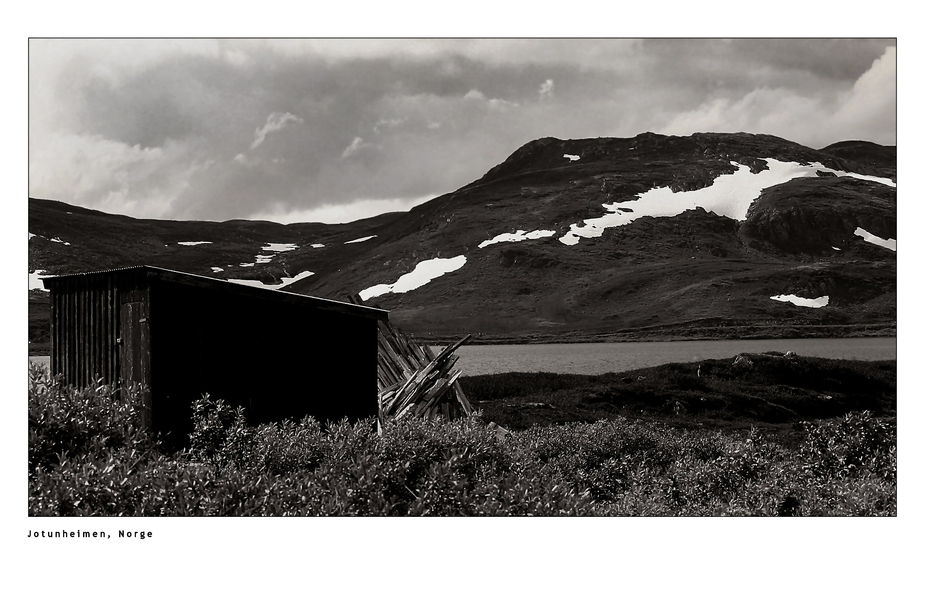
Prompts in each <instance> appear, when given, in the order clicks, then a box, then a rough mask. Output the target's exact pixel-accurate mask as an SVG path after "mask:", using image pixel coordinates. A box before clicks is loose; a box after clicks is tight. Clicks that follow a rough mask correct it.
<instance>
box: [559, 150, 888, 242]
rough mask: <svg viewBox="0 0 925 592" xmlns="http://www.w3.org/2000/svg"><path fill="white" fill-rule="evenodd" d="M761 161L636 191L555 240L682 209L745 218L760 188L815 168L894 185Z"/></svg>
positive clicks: (811, 173)
mask: <svg viewBox="0 0 925 592" xmlns="http://www.w3.org/2000/svg"><path fill="white" fill-rule="evenodd" d="M764 160H765V161H766V162H767V163H768V168H767V169H766V170H763V171H759V172H758V173H752V172H751V171H750V170H749V168H748V167H747V166H745V165H743V164H739V163H737V162H731V164H733V165H735V166H736V167H738V170H737V171H736V172H734V173H732V174H729V175H720V176H719V177H717V178H716V179H714V180H713V184H712V185H710V186H709V187H704V188H702V189H696V190H694V191H679V192H677V193H676V192H674V191H672V189H671V188H670V187H656V188H653V189H650V190H649V191H645V192H643V193H640V194H638V199H636V200H633V201H630V202H621V203H612V204H602V206H603V207H604V209H606V210H608V211H609V212H610V213H609V214H605V215H603V216H601V217H599V218H590V219H587V220H584V221H583V222H581V223H578V224H572V225H571V229H570V230H569V231H568V232H566V233H565V234H564V235H563V236H561V237H559V241H561V242H562V243H564V244H566V245H575V244H578V241H579V240H581V239H582V238H597V237H599V236H601V235H602V234H603V233H604V229H606V228H614V227H616V226H624V225H626V224H629V223H630V222H633V221H634V220H637V219H639V218H641V217H643V216H653V217H659V218H665V217H671V216H677V215H678V214H680V213H682V212H684V211H686V210H693V209H696V208H698V207H700V208H703V209H704V210H706V211H708V212H713V213H715V214H718V215H720V216H726V217H727V218H732V219H734V220H740V221H741V220H745V216H746V214H747V213H748V207H749V206H750V205H751V204H752V202H753V201H755V199H757V198H758V196H759V195H760V194H761V191H762V190H763V189H767V188H768V187H773V186H774V185H780V184H781V183H786V182H787V181H790V180H791V179H796V178H799V177H814V176H816V173H817V171H822V172H827V173H834V174H836V175H838V176H851V177H857V178H864V179H866V180H868V181H875V182H878V183H883V184H885V185H890V186H892V187H895V186H896V184H895V183H893V181H892V180H890V179H886V178H884V177H871V176H867V175H857V174H856V173H846V172H843V171H836V170H833V169H829V168H827V167H824V166H822V165H821V164H819V163H811V164H808V165H803V164H799V163H796V162H781V161H779V160H775V159H773V158H765V159H764Z"/></svg>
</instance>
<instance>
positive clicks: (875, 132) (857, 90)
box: [658, 47, 896, 148]
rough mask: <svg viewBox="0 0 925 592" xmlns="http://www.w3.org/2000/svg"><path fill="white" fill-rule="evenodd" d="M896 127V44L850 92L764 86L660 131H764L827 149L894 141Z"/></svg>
mask: <svg viewBox="0 0 925 592" xmlns="http://www.w3.org/2000/svg"><path fill="white" fill-rule="evenodd" d="M895 129H896V48H895V47H888V48H886V50H885V51H884V53H883V55H882V56H881V57H879V58H877V59H876V60H874V62H873V64H872V65H870V67H869V68H868V69H867V70H866V71H865V72H863V74H861V75H860V76H859V77H858V79H857V80H856V81H855V82H854V84H853V85H852V86H851V87H850V88H849V89H847V90H844V91H840V92H838V91H830V92H819V91H817V92H815V93H813V92H804V91H802V90H799V89H793V88H786V87H776V88H770V87H760V88H756V89H753V90H749V91H748V92H746V93H744V94H743V95H741V96H739V97H727V96H721V97H715V98H711V99H709V100H707V101H705V102H703V103H702V104H700V105H698V106H696V107H695V108H692V109H688V110H685V111H683V112H681V113H678V114H676V115H673V116H672V117H671V119H670V121H668V122H667V124H665V125H664V126H661V127H660V128H659V129H658V131H660V132H661V133H665V134H673V135H687V134H691V133H694V132H705V131H715V132H738V131H745V132H751V133H766V134H773V135H776V136H780V137H783V138H786V139H788V140H792V141H795V142H799V143H802V144H806V145H808V146H811V147H816V148H823V147H825V146H826V145H828V144H831V143H834V142H837V141H840V140H851V139H865V140H868V141H872V142H877V143H881V144H887V145H892V144H895V143H896V133H895Z"/></svg>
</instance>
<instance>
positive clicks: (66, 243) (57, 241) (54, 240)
mask: <svg viewBox="0 0 925 592" xmlns="http://www.w3.org/2000/svg"><path fill="white" fill-rule="evenodd" d="M35 237H38V238H44V239H45V240H47V241H51V242H53V243H60V244H62V245H66V246H68V247H69V246H71V243H69V242H67V241H63V240H61V239H60V238H58V237H57V236H56V237H54V238H45V237H44V236H42V235H41V234H32V233H31V232H30V233H29V240H32V239H33V238H35Z"/></svg>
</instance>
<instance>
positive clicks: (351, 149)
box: [340, 136, 374, 158]
mask: <svg viewBox="0 0 925 592" xmlns="http://www.w3.org/2000/svg"><path fill="white" fill-rule="evenodd" d="M373 146H374V145H373V144H370V143H368V142H364V141H363V138H361V137H359V136H357V137H355V138H354V139H353V141H352V142H350V145H349V146H347V147H346V148H345V149H344V151H343V152H342V153H341V155H340V157H341V158H350V157H351V156H353V155H354V154H356V153H357V152H359V151H360V150H362V149H364V148H372V147H373Z"/></svg>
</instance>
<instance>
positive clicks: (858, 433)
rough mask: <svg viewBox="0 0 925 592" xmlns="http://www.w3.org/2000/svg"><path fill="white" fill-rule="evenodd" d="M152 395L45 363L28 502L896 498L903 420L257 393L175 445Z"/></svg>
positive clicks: (452, 503) (459, 511) (524, 506)
mask: <svg viewBox="0 0 925 592" xmlns="http://www.w3.org/2000/svg"><path fill="white" fill-rule="evenodd" d="M586 378H587V377H586ZM576 380H577V379H576ZM637 382H644V381H637ZM467 388H468V387H467ZM483 396H484V395H483ZM136 397H137V393H134V392H125V393H122V394H121V397H118V396H114V393H113V392H112V390H111V389H110V388H108V387H106V386H104V385H98V386H96V387H91V388H86V389H73V388H65V387H60V386H57V385H54V384H52V383H50V382H49V380H48V377H47V375H46V374H45V373H44V371H43V370H42V369H40V368H39V367H36V366H33V367H32V368H31V369H30V384H29V514H30V515H32V516H39V515H43V516H47V515H52V516H58V515H69V516H70V515H83V516H99V515H103V516H117V515H123V516H126V515H127V516H254V515H255V516H370V515H390V516H424V515H431V516H510V515H513V516H655V515H668V516H685V515H693V516H713V515H749V516H751V515H762V516H832V515H837V516H895V515H896V511H897V510H896V507H897V506H896V429H895V422H893V421H890V420H889V419H884V418H877V417H875V416H874V415H873V414H872V413H871V412H870V411H862V412H850V413H847V414H844V415H841V416H839V417H836V418H833V419H820V420H815V421H812V422H806V421H800V422H793V421H790V420H789V419H788V421H790V423H791V424H793V423H796V424H799V425H800V426H801V428H802V431H801V439H800V441H799V443H796V442H791V443H790V445H783V444H780V443H778V442H776V441H774V440H773V439H771V438H769V437H767V436H766V435H765V433H764V432H763V431H761V430H750V431H748V432H746V433H741V434H739V433H736V432H734V431H733V432H727V433H723V432H721V431H717V430H712V429H703V428H701V429H697V430H690V429H683V428H680V427H672V426H668V425H665V424H664V423H662V422H660V421H655V420H642V419H638V418H627V417H624V416H614V417H612V418H609V419H603V420H599V421H595V422H593V423H587V422H582V421H577V422H568V423H562V424H558V425H551V424H550V425H533V426H531V427H526V428H525V429H518V430H513V431H512V432H511V433H510V434H509V435H507V436H503V437H499V436H498V434H497V433H496V432H495V431H494V430H493V429H491V428H489V427H487V425H486V422H485V421H484V419H483V418H482V417H471V418H468V419H466V420H458V421H455V422H452V423H447V422H443V421H440V420H436V421H412V420H409V421H402V422H399V423H397V424H394V425H389V426H386V429H385V430H384V431H383V434H382V435H381V436H380V435H378V434H377V431H376V426H375V423H374V422H373V421H371V420H369V421H361V422H358V423H354V424H351V423H347V422H339V423H332V424H327V425H320V424H319V423H318V422H317V421H315V420H313V419H311V418H306V419H303V420H302V421H301V422H299V423H295V422H282V423H279V424H265V425H259V426H252V425H249V424H248V423H247V421H246V418H245V416H244V413H243V411H242V410H234V409H231V408H229V407H228V406H227V405H225V404H224V403H223V402H221V401H213V400H211V399H209V398H208V397H204V398H202V399H200V400H199V401H197V402H196V403H195V405H194V409H193V410H192V412H193V414H194V425H195V427H194V431H193V433H192V434H191V435H190V446H189V448H187V449H184V450H182V451H180V452H177V453H166V452H164V451H163V450H162V449H161V448H160V446H159V444H158V442H157V441H156V439H155V438H154V437H152V436H151V435H149V434H147V433H145V432H143V431H142V430H141V429H140V423H139V421H140V418H139V415H138V413H137V411H136V407H135V405H134V401H135V399H136ZM624 407H625V406H624ZM893 408H894V409H895V403H894V407H893Z"/></svg>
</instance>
